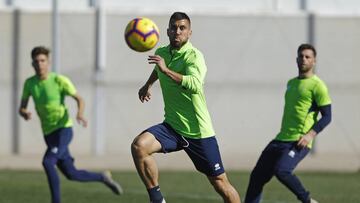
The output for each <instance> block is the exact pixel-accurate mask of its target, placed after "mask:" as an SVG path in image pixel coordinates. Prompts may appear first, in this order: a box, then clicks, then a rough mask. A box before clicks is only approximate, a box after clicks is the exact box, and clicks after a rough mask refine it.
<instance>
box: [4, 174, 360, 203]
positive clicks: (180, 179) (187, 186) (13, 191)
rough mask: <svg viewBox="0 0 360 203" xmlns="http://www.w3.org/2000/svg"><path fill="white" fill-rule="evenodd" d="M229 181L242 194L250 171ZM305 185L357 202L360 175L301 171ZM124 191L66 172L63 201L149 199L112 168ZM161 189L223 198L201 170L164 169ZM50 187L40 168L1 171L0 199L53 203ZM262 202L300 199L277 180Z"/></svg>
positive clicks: (187, 198)
mask: <svg viewBox="0 0 360 203" xmlns="http://www.w3.org/2000/svg"><path fill="white" fill-rule="evenodd" d="M228 175H229V177H230V180H231V182H232V183H233V185H234V186H235V187H236V188H237V189H238V191H239V192H240V194H241V195H242V198H243V195H244V193H245V190H246V186H247V182H248V178H249V173H248V172H235V171H232V172H228ZM298 175H299V177H300V178H301V179H302V181H303V183H304V184H305V185H306V186H307V188H308V189H309V190H310V191H311V192H312V195H313V197H314V198H316V199H317V200H318V201H319V202H321V203H359V202H360V173H359V172H358V173H324V172H306V173H305V172H303V173H298ZM113 176H114V178H115V179H116V180H118V181H120V182H121V184H122V186H123V188H124V190H125V194H124V195H123V196H115V195H113V194H112V193H111V192H110V190H108V189H107V188H106V187H104V186H103V185H102V184H99V183H78V182H72V181H68V180H65V178H64V177H63V176H62V177H61V178H62V179H61V181H62V187H61V188H62V198H63V203H111V202H124V203H143V202H145V203H147V202H149V201H148V197H147V193H146V191H145V189H144V187H143V185H142V183H141V182H140V179H139V178H138V176H137V174H136V173H135V172H113ZM160 181H161V190H162V192H163V194H164V196H165V197H166V200H167V202H168V203H188V202H191V203H213V202H214V203H215V202H222V201H221V199H220V198H219V197H218V195H217V194H216V193H215V192H214V191H213V189H212V187H211V186H210V185H209V184H208V181H207V179H206V177H205V176H203V175H201V174H199V173H197V172H174V171H161V174H160ZM49 202H50V201H49V189H48V186H47V181H46V177H45V174H44V173H43V172H42V171H9V170H1V171H0V203H49ZM262 202H263V203H296V202H298V201H297V200H296V198H295V197H294V196H293V195H292V194H291V193H290V192H289V191H288V190H287V189H286V188H285V187H284V186H282V185H281V184H279V182H278V181H277V180H276V179H273V180H272V181H271V182H270V183H269V184H268V185H267V187H266V188H265V190H264V196H263V201H262Z"/></svg>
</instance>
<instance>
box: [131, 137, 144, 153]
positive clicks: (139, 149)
mask: <svg viewBox="0 0 360 203" xmlns="http://www.w3.org/2000/svg"><path fill="white" fill-rule="evenodd" d="M131 152H132V154H133V155H141V154H144V153H145V152H146V141H145V140H144V139H142V137H141V136H138V137H136V138H135V139H134V141H133V143H132V144H131Z"/></svg>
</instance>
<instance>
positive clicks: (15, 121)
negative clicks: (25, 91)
mask: <svg viewBox="0 0 360 203" xmlns="http://www.w3.org/2000/svg"><path fill="white" fill-rule="evenodd" d="M19 40H20V11H19V10H18V9H15V10H14V17H13V48H12V55H13V61H12V66H13V68H12V89H13V90H12V102H11V105H12V108H11V109H12V113H11V115H12V135H13V136H12V145H11V152H12V153H13V154H19V151H20V150H19V142H20V130H19V115H18V114H17V112H18V108H19V106H18V104H19V96H18V95H19V45H20V42H19Z"/></svg>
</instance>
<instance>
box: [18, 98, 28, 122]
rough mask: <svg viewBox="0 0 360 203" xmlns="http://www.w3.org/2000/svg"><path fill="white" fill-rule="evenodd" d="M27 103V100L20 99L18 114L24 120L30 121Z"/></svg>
mask: <svg viewBox="0 0 360 203" xmlns="http://www.w3.org/2000/svg"><path fill="white" fill-rule="evenodd" d="M28 103H29V99H22V100H21V104H20V108H19V114H20V116H21V117H23V118H24V119H25V120H30V119H31V112H30V111H28V110H27V105H28Z"/></svg>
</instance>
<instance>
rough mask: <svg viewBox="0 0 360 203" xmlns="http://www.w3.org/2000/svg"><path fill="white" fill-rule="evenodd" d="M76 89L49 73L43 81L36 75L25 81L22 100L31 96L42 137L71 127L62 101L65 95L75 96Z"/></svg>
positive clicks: (56, 75)
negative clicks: (39, 122)
mask: <svg viewBox="0 0 360 203" xmlns="http://www.w3.org/2000/svg"><path fill="white" fill-rule="evenodd" d="M75 94H76V89H75V87H74V85H73V84H72V83H71V81H70V80H69V79H68V78H67V77H65V76H62V75H58V74H55V73H49V74H48V76H47V78H46V79H45V80H40V78H39V77H38V76H36V75H34V76H32V77H30V78H28V79H27V80H26V81H25V84H24V89H23V93H22V99H23V100H25V99H29V97H30V96H31V97H32V98H33V100H34V103H35V109H36V112H37V114H38V115H39V117H40V121H41V127H42V130H43V133H44V135H45V136H46V135H48V134H50V133H51V132H53V131H55V130H57V129H59V128H63V127H71V126H72V121H71V119H70V117H69V113H68V110H67V108H66V106H65V103H64V100H65V96H66V95H71V96H73V95H75Z"/></svg>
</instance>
